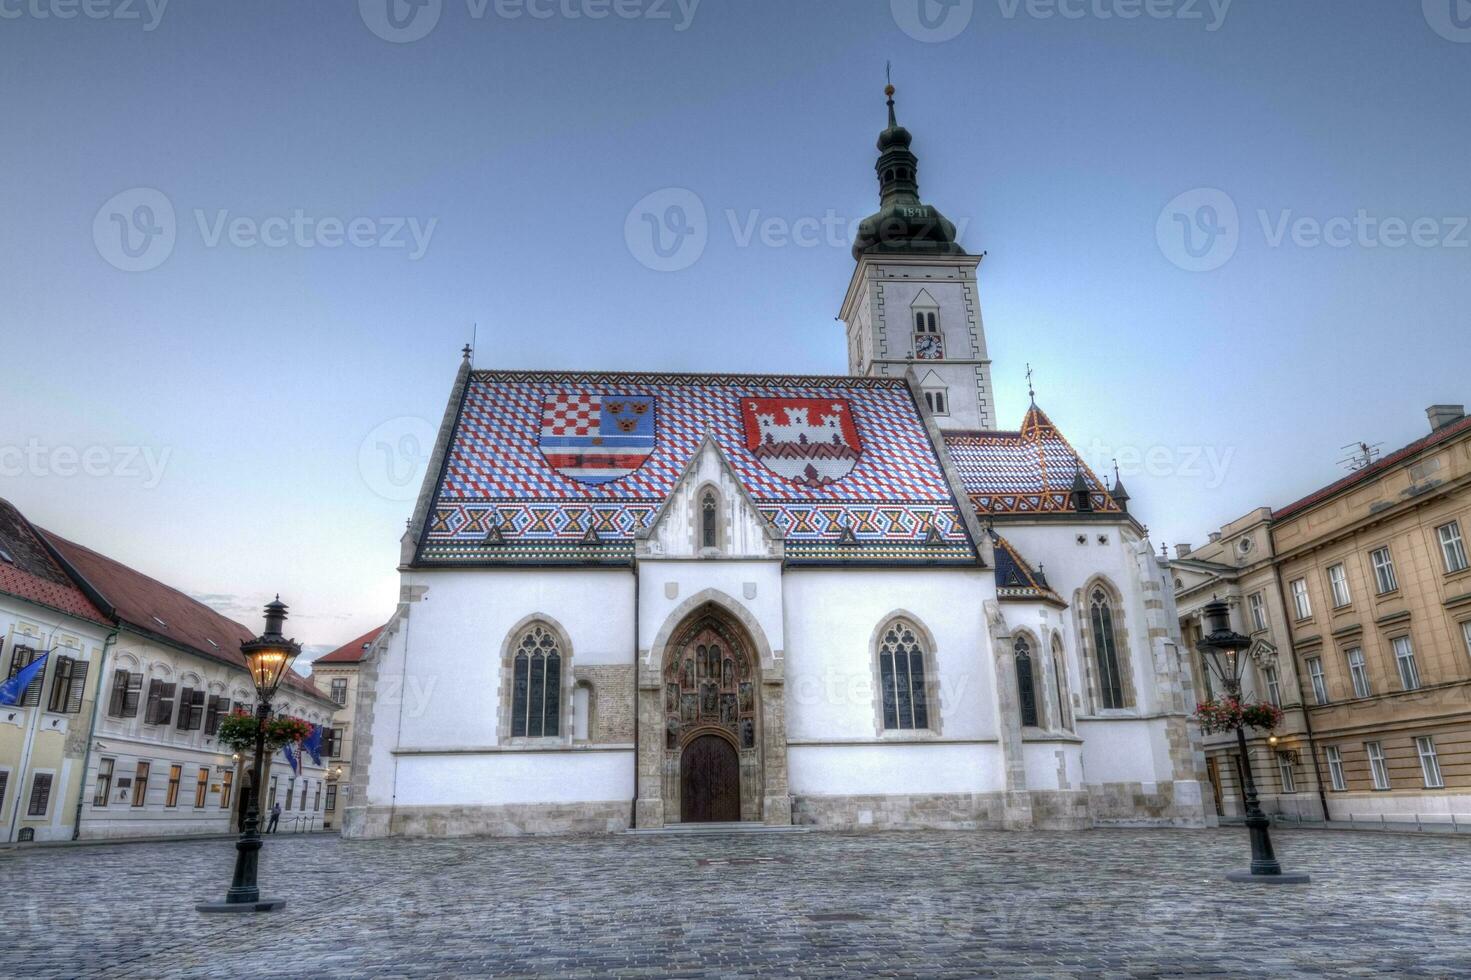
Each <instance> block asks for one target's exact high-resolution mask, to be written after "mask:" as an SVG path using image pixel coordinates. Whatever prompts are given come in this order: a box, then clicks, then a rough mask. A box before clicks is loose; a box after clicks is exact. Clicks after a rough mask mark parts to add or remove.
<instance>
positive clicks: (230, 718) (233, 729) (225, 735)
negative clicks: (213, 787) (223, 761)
mask: <svg viewBox="0 0 1471 980" xmlns="http://www.w3.org/2000/svg"><path fill="white" fill-rule="evenodd" d="M255 727H256V719H255V716H254V715H248V714H246V713H245V712H243V711H235V712H232V713H231V714H229V715H227V716H226V717H224V718H222V719H221V720H220V730H219V732H218V733H217V736H216V737H217V738H219V740H220V744H221V745H227V746H229V747H230V748H231V749H233V750H234V751H236V752H245V751H249V750H252V749H254V748H255ZM311 731H312V726H311V724H310V723H309V722H306V721H303V720H302V719H300V718H289V717H280V718H269V719H267V720H266V751H268V752H275V751H276V750H277V749H279V748H280V747H281V746H283V745H285V744H286V743H287V742H295V743H296V744H297V745H300V744H301V742H302V740H303V739H305V738H306V737H307V736H308V735H310V734H311Z"/></svg>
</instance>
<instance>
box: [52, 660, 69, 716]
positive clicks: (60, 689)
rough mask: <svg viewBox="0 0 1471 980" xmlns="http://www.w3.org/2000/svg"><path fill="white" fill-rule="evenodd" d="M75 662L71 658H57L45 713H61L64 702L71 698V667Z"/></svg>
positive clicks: (63, 708)
mask: <svg viewBox="0 0 1471 980" xmlns="http://www.w3.org/2000/svg"><path fill="white" fill-rule="evenodd" d="M75 663H76V661H75V660H73V659H72V658H71V657H57V658H56V670H55V671H53V672H52V674H51V697H50V698H48V699H47V700H46V710H47V711H63V710H65V709H66V702H67V699H68V698H69V697H71V682H72V665H73V664H75Z"/></svg>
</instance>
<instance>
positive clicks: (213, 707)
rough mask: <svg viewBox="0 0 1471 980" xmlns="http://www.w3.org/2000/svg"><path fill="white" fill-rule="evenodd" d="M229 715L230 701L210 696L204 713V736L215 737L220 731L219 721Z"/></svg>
mask: <svg viewBox="0 0 1471 980" xmlns="http://www.w3.org/2000/svg"><path fill="white" fill-rule="evenodd" d="M229 713H230V699H229V698H226V697H220V696H218V695H214V694H211V695H210V696H209V706H208V707H207V708H206V709H205V712H204V734H206V735H215V734H217V733H218V732H219V730H220V719H221V718H224V717H225V716H227V715H228V714H229Z"/></svg>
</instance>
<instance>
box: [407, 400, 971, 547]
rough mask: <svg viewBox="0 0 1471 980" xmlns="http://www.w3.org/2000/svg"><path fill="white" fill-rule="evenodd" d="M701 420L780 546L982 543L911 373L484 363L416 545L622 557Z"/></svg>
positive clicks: (695, 444) (695, 442)
mask: <svg viewBox="0 0 1471 980" xmlns="http://www.w3.org/2000/svg"><path fill="white" fill-rule="evenodd" d="M707 436H708V437H709V438H710V439H711V440H712V441H713V443H714V444H715V445H716V446H717V447H718V449H719V452H720V454H721V456H723V457H724V459H725V461H726V463H727V464H728V465H729V467H730V470H731V472H732V473H733V475H734V477H735V478H736V479H737V480H738V481H739V483H740V485H741V486H742V487H744V488H745V490H746V492H747V493H748V494H749V495H750V498H751V500H752V501H754V503H755V505H756V507H757V509H758V510H759V511H760V513H761V515H762V516H763V517H764V518H765V519H766V520H768V521H770V522H771V523H772V524H774V525H775V526H776V527H777V528H778V529H779V530H780V531H781V533H782V535H783V538H784V541H785V550H786V557H787V560H788V561H795V562H801V561H834V560H837V561H864V560H872V561H885V562H892V561H923V562H937V561H938V562H953V563H967V564H970V563H974V561H975V560H976V554H975V550H974V547H973V545H972V542H971V540H970V537H969V534H968V533H967V531H966V528H965V525H964V521H963V518H962V516H961V511H960V507H959V506H958V503H957V501H956V499H955V497H954V495H953V494H952V493H951V491H950V487H949V484H948V483H947V481H946V479H945V475H944V471H943V468H942V466H941V462H940V457H939V454H938V452H937V450H936V448H935V445H934V443H933V442H931V440H930V436H929V432H928V430H927V429H926V427H925V424H924V421H923V419H922V418H921V416H920V414H919V409H918V407H917V406H916V405H915V402H914V396H913V395H912V394H911V392H910V389H909V386H908V382H907V381H905V380H903V379H898V378H850V377H785V376H771V375H718V374H717V375H685V374H610V373H576V374H573V373H559V372H497V371H479V372H475V373H474V374H473V375H471V377H470V380H469V383H468V385H467V388H466V391H465V397H464V399H463V401H462V403H461V405H460V407H459V413H458V417H457V418H456V421H455V426H454V434H453V437H452V438H451V440H450V444H449V447H448V451H447V452H446V454H445V459H444V463H443V466H442V472H441V473H440V474H438V476H437V484H436V486H435V492H434V499H433V505H432V507H431V508H430V511H429V515H428V521H427V526H426V528H425V530H424V533H423V536H422V538H421V540H420V542H419V547H418V553H417V557H416V561H417V562H418V563H419V564H426V565H434V564H480V563H490V562H527V561H532V562H540V561H552V562H556V561H573V562H617V563H621V562H626V561H629V560H631V559H632V557H633V551H634V540H635V536H636V535H637V534H638V532H639V531H640V530H642V529H644V528H646V527H648V526H650V524H651V522H652V520H653V518H654V515H655V513H656V512H657V511H658V510H659V508H660V507H661V506H662V505H663V504H664V502H665V501H666V500H667V499H668V497H669V495H670V494H671V492H673V490H674V488H675V485H676V484H677V482H678V481H679V479H680V477H681V476H682V475H683V473H684V470H685V468H686V465H687V464H688V462H689V460H690V459H691V457H692V456H693V455H694V453H695V451H696V450H697V449H698V448H699V446H700V444H701V441H702V440H703V439H705V438H706V437H707ZM932 529H933V531H932ZM849 538H851V539H852V541H849V540H847V539H849ZM853 542H856V544H854V543H853Z"/></svg>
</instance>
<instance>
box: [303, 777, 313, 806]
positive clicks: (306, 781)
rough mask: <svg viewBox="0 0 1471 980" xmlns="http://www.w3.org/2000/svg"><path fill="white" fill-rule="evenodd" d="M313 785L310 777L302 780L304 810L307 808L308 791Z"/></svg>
mask: <svg viewBox="0 0 1471 980" xmlns="http://www.w3.org/2000/svg"><path fill="white" fill-rule="evenodd" d="M311 785H312V781H311V780H310V779H303V780H302V781H301V809H302V810H303V811H305V810H306V791H307V790H308V789H310V788H311Z"/></svg>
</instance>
